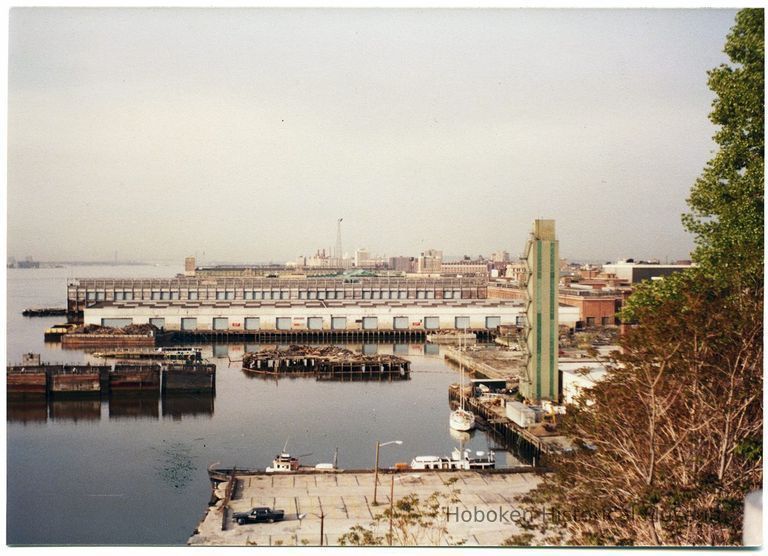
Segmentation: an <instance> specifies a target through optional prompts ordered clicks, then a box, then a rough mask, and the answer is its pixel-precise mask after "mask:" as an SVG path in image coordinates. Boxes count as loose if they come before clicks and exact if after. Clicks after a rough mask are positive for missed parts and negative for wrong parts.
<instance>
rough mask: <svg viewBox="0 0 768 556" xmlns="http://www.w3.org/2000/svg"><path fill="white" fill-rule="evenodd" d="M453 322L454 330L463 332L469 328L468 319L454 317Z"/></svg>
mask: <svg viewBox="0 0 768 556" xmlns="http://www.w3.org/2000/svg"><path fill="white" fill-rule="evenodd" d="M454 322H455V325H456V328H457V329H459V330H464V329H465V328H469V317H456V319H455V321H454Z"/></svg>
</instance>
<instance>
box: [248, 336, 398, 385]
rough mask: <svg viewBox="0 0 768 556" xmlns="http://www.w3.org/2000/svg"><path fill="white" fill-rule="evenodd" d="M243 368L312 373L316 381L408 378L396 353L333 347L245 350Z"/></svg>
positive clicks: (259, 371) (263, 372)
mask: <svg viewBox="0 0 768 556" xmlns="http://www.w3.org/2000/svg"><path fill="white" fill-rule="evenodd" d="M243 371H244V372H246V373H253V374H257V375H274V376H280V375H301V376H313V377H315V378H316V379H317V380H333V381H366V380H378V381H383V380H387V381H392V380H408V379H410V377H411V362H410V361H408V360H407V359H404V358H402V357H398V356H396V355H362V354H359V353H355V352H353V351H350V350H348V349H344V348H340V347H337V346H324V347H319V348H314V347H310V346H296V345H292V346H290V347H289V348H288V349H285V350H280V349H275V350H269V351H259V352H255V353H254V352H249V353H246V354H245V355H244V356H243Z"/></svg>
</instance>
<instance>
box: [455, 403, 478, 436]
mask: <svg viewBox="0 0 768 556" xmlns="http://www.w3.org/2000/svg"><path fill="white" fill-rule="evenodd" d="M450 425H451V428H452V429H453V430H456V431H471V430H472V429H473V428H475V415H474V413H472V412H471V411H467V410H466V409H462V408H459V409H456V410H454V411H451V417H450Z"/></svg>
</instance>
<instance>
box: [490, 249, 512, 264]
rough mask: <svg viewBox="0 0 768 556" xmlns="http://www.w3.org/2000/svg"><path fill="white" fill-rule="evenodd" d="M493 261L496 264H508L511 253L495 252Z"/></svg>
mask: <svg viewBox="0 0 768 556" xmlns="http://www.w3.org/2000/svg"><path fill="white" fill-rule="evenodd" d="M491 261H492V262H494V263H508V262H509V253H508V252H506V251H494V252H493V253H492V254H491Z"/></svg>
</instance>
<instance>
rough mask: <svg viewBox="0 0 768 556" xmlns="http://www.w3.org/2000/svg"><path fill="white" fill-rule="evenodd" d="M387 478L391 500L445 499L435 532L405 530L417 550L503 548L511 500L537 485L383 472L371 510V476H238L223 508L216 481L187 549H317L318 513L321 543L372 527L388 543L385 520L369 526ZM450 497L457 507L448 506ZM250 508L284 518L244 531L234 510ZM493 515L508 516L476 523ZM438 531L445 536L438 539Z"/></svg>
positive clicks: (472, 474) (525, 475) (484, 475)
mask: <svg viewBox="0 0 768 556" xmlns="http://www.w3.org/2000/svg"><path fill="white" fill-rule="evenodd" d="M392 476H394V478H395V482H394V499H395V502H397V500H399V499H401V498H403V497H405V496H407V495H409V494H416V495H418V497H419V499H420V500H426V499H427V498H428V497H429V496H430V495H431V494H432V493H434V492H438V493H440V494H441V495H443V496H444V497H445V498H443V497H441V498H440V512H439V515H438V517H436V518H434V524H435V526H434V527H430V528H426V529H424V528H419V527H413V528H410V529H409V533H410V534H413V535H415V537H416V542H413V541H410V542H409V543H408V544H417V545H419V546H435V545H444V546H445V545H456V544H466V545H474V546H478V545H479V546H498V545H500V544H501V543H502V542H503V541H504V539H506V538H508V537H509V536H511V535H514V534H517V533H520V532H521V530H520V528H519V527H518V526H517V524H516V523H515V521H514V518H513V516H512V515H511V513H510V512H512V511H514V510H518V511H519V506H518V505H517V504H516V502H515V496H517V495H519V494H523V493H526V492H528V491H529V490H531V489H532V488H534V487H535V486H536V485H537V484H538V481H539V477H538V476H537V475H536V474H535V473H532V472H504V471H502V470H496V471H495V472H483V471H452V472H449V471H442V472H441V471H421V470H413V471H407V472H405V471H404V472H398V473H387V472H382V471H380V472H379V485H378V491H377V496H376V499H377V501H378V505H376V506H374V505H373V489H374V474H373V472H372V471H354V472H342V473H291V474H256V475H254V474H248V475H235V483H234V489H233V491H232V496H231V500H230V501H229V502H228V503H227V504H226V505H225V498H226V496H225V492H226V485H227V483H221V484H220V485H219V487H218V488H217V492H218V494H217V496H218V497H219V500H218V502H217V503H216V504H215V505H213V506H211V507H209V509H208V511H207V513H206V514H205V517H204V518H203V520H202V522H201V523H200V525H199V526H198V528H197V530H196V532H195V534H194V535H193V536H192V537H191V538H190V539H189V540H188V542H187V543H188V544H189V545H192V546H249V545H250V546H303V545H309V546H318V545H319V544H320V529H321V519H320V515H323V516H324V517H323V524H322V525H323V543H322V544H323V545H331V546H332V545H338V544H339V537H341V536H342V535H343V534H345V533H347V532H349V530H350V528H351V527H353V526H355V525H361V526H362V527H364V528H370V529H372V530H373V531H374V532H375V534H376V535H377V536H380V537H381V538H382V540H383V542H382V544H384V545H386V544H388V542H387V539H388V537H387V534H388V532H389V525H388V523H389V522H388V520H387V519H386V518H383V519H382V520H381V521H380V522H379V523H378V524H376V525H374V526H373V527H372V526H371V523H372V522H373V520H374V517H375V516H376V515H380V514H383V512H384V511H385V510H386V509H388V508H389V504H390V498H389V492H390V488H391V484H392V483H391V480H392ZM454 491H457V492H454ZM452 492H453V494H455V496H456V499H455V500H456V501H450V500H449V497H450V495H451V494H452ZM255 506H269V507H274V508H276V509H282V510H284V511H285V520H284V521H281V522H277V523H258V524H245V525H238V524H237V523H235V522H234V521H232V518H231V516H232V513H233V512H240V511H246V510H248V509H250V508H252V507H255ZM476 510H477V511H476ZM491 510H492V511H493V512H494V515H496V514H500V510H502V511H505V512H507V513H506V514H505V515H504V518H503V519H502V518H501V517H498V518H497V519H494V520H490V519H487V518H483V519H480V516H481V514H480V513H479V512H483V516H485V515H489V514H488V512H489V511H491ZM462 512H463V513H462ZM225 514H226V515H225ZM449 514H450V515H449ZM476 517H477V519H476ZM464 518H469V519H467V520H465V519H464ZM222 525H223V527H222ZM443 526H444V527H445V532H444V533H441V532H440V529H442V527H443ZM393 538H394V542H393V544H395V545H398V544H403V543H402V542H401V541H400V540H399V539H398V535H397V533H395V534H394V535H393Z"/></svg>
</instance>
